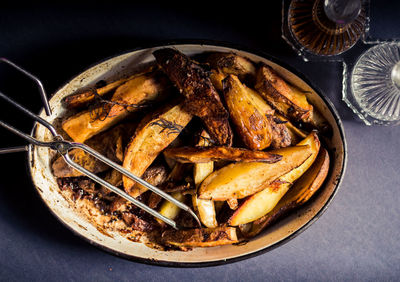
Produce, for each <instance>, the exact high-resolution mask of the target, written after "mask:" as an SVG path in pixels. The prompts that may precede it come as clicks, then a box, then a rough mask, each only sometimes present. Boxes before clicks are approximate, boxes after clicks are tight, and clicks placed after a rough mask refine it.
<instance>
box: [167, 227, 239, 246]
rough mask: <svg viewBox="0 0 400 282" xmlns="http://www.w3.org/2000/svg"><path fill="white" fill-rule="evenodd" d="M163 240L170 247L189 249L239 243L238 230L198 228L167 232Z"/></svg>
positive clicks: (230, 228) (229, 228) (232, 228)
mask: <svg viewBox="0 0 400 282" xmlns="http://www.w3.org/2000/svg"><path fill="white" fill-rule="evenodd" d="M161 240H162V241H163V242H164V243H165V244H168V245H171V246H175V247H179V248H183V249H187V248H194V247H215V246H222V245H228V244H233V243H237V242H238V238H237V234H236V228H234V227H217V228H198V229H190V230H166V231H164V232H163V234H162V236H161Z"/></svg>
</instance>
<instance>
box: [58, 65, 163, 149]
mask: <svg viewBox="0 0 400 282" xmlns="http://www.w3.org/2000/svg"><path fill="white" fill-rule="evenodd" d="M166 87H167V80H166V78H165V77H162V76H160V75H159V74H154V73H152V74H145V75H141V76H137V77H135V78H133V79H131V80H129V81H127V82H125V83H124V84H122V85H120V86H119V87H118V88H117V90H116V91H115V93H114V95H113V97H112V99H111V101H112V102H115V103H117V104H113V105H107V106H99V107H98V108H96V109H93V110H87V111H83V112H80V113H78V114H76V115H74V116H72V117H69V118H68V119H66V120H65V121H64V122H63V123H62V129H63V130H64V131H65V132H66V133H67V134H68V135H69V136H70V137H71V138H72V139H73V140H74V141H75V142H81V143H82V142H85V141H86V140H87V139H89V138H90V137H92V136H94V135H96V134H98V133H100V132H102V131H104V130H107V129H108V128H110V127H111V126H113V125H115V124H116V123H118V122H120V121H121V120H123V119H124V118H125V117H127V116H128V115H129V114H130V113H131V112H133V111H135V110H136V108H133V107H130V108H129V109H128V108H127V107H125V106H123V105H120V104H125V105H132V104H134V105H138V104H142V103H145V102H149V101H153V100H155V99H157V98H159V97H160V96H161V95H162V93H163V92H165V89H166ZM118 103H119V104H118Z"/></svg>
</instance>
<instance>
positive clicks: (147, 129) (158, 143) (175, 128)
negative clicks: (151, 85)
mask: <svg viewBox="0 0 400 282" xmlns="http://www.w3.org/2000/svg"><path fill="white" fill-rule="evenodd" d="M191 119H192V115H191V114H189V113H187V112H186V111H184V110H183V108H182V105H181V104H178V105H173V106H171V105H169V106H166V107H165V108H164V109H163V110H162V111H161V112H160V113H158V114H157V115H155V116H152V117H151V118H145V119H144V120H143V122H142V124H140V125H139V126H138V128H137V130H136V132H135V135H134V136H133V138H132V140H131V142H130V143H129V145H128V146H127V148H126V150H125V156H124V162H123V167H124V168H126V169H128V170H129V171H130V172H132V173H133V174H134V175H137V176H139V177H140V176H142V174H143V173H144V172H145V171H146V169H147V168H148V167H149V166H150V165H151V163H152V162H153V161H154V160H155V158H156V157H157V156H158V154H159V153H160V152H161V151H162V150H164V149H165V148H166V147H167V146H168V145H169V144H170V143H171V142H172V141H173V140H174V139H175V138H176V137H177V136H178V135H179V133H180V131H181V130H182V129H183V128H184V127H185V126H186V125H187V124H188V123H189V121H190V120H191ZM123 181H124V189H125V191H126V192H128V193H129V194H130V195H131V196H132V197H137V196H139V195H140V194H142V193H143V192H144V191H146V190H147V189H146V188H145V187H144V186H142V185H140V184H135V182H134V181H133V180H131V179H129V178H127V177H125V176H124V177H123Z"/></svg>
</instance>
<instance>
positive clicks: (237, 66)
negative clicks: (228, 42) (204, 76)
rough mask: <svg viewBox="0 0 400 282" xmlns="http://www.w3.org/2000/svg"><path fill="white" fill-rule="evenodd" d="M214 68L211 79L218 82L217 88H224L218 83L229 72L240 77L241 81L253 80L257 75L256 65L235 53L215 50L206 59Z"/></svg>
mask: <svg viewBox="0 0 400 282" xmlns="http://www.w3.org/2000/svg"><path fill="white" fill-rule="evenodd" d="M206 62H208V63H209V64H210V66H211V68H213V69H214V70H216V71H215V72H214V71H213V74H212V75H211V79H212V80H213V82H215V83H216V85H217V86H216V88H217V89H218V90H222V88H219V86H218V85H221V81H222V80H223V79H224V78H225V77H226V75H228V74H233V75H236V76H238V77H239V79H240V80H241V81H245V82H247V81H252V80H254V78H255V75H256V67H255V66H254V64H253V63H252V62H251V61H250V60H248V59H246V58H245V57H242V56H239V55H237V54H234V53H225V52H215V53H212V54H211V55H209V56H208V57H207V59H206ZM221 86H222V85H221Z"/></svg>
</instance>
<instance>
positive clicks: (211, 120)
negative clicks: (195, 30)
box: [153, 48, 232, 146]
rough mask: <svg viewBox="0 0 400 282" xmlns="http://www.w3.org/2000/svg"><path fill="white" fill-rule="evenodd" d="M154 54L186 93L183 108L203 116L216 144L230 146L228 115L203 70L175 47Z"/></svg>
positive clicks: (166, 71)
mask: <svg viewBox="0 0 400 282" xmlns="http://www.w3.org/2000/svg"><path fill="white" fill-rule="evenodd" d="M153 55H154V56H155V58H156V61H157V63H158V64H159V65H160V66H161V67H162V69H163V70H164V72H165V73H166V74H167V76H168V77H169V79H170V80H171V81H172V82H173V83H174V84H175V85H176V86H177V87H178V89H179V90H180V91H181V93H182V94H183V95H184V96H185V98H186V99H185V103H184V109H185V110H186V111H187V112H189V113H191V114H193V115H195V116H198V117H200V118H201V119H202V120H203V122H204V124H205V126H206V128H207V132H208V133H209V134H210V136H211V138H212V139H213V140H215V141H216V142H217V143H218V144H219V145H227V146H230V145H231V144H232V130H231V127H230V125H229V121H228V117H229V115H228V112H227V110H226V109H225V107H224V106H223V104H222V102H221V99H220V97H219V95H218V93H217V90H216V89H215V88H214V86H213V84H212V83H211V80H210V78H209V76H208V75H207V73H206V71H205V70H204V69H203V68H202V67H201V66H200V65H199V64H198V63H196V62H194V61H192V60H191V59H190V58H189V57H187V56H186V55H184V54H183V53H181V52H179V51H177V50H175V49H171V48H164V49H159V50H156V51H155V52H154V53H153Z"/></svg>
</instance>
